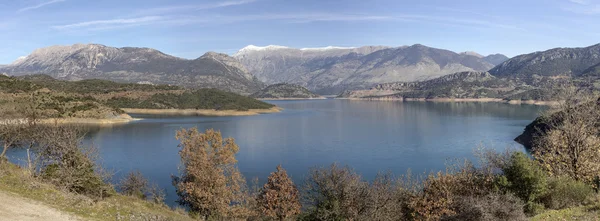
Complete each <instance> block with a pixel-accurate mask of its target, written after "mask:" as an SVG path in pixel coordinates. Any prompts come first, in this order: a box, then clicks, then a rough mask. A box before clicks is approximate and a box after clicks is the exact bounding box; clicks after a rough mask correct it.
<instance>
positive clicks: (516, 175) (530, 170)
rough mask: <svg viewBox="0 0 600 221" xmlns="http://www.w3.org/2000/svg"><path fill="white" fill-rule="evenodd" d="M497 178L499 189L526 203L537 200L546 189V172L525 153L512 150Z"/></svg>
mask: <svg viewBox="0 0 600 221" xmlns="http://www.w3.org/2000/svg"><path fill="white" fill-rule="evenodd" d="M501 169H502V172H503V174H504V175H503V176H501V177H499V178H498V179H497V185H498V187H499V189H501V190H504V191H508V192H511V193H513V194H514V195H515V196H517V197H519V198H521V200H523V201H524V202H525V203H526V204H527V203H530V202H534V201H537V200H538V199H539V198H540V197H541V196H543V195H544V194H546V191H547V189H548V184H547V174H546V173H545V172H544V171H543V170H542V168H541V167H540V166H539V165H538V164H537V162H535V161H534V160H532V159H530V158H529V157H528V156H527V155H525V153H522V152H514V153H512V155H511V156H510V159H509V161H508V163H507V164H506V165H504V167H503V168H501Z"/></svg>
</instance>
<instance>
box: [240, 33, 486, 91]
mask: <svg viewBox="0 0 600 221" xmlns="http://www.w3.org/2000/svg"><path fill="white" fill-rule="evenodd" d="M233 57H234V58H236V59H238V60H239V61H240V62H241V63H242V64H243V65H244V66H245V67H247V68H248V70H249V71H250V72H251V73H253V74H254V75H255V76H256V77H257V78H258V79H259V80H261V81H263V82H265V83H268V84H275V83H291V84H298V85H301V86H303V87H307V88H308V89H310V90H312V91H316V92H317V93H319V94H339V93H340V92H342V91H344V90H348V89H366V88H369V87H372V86H373V85H376V84H379V83H388V82H397V81H419V80H427V79H431V78H435V77H439V76H443V75H446V74H452V73H456V72H460V71H488V70H489V69H491V68H493V67H494V65H493V64H492V63H489V62H487V61H485V60H484V58H485V57H478V56H474V55H470V54H460V53H456V52H452V51H449V50H444V49H437V48H431V47H427V46H424V45H421V44H415V45H412V46H401V47H387V46H363V47H352V48H344V47H325V48H317V49H306V48H305V49H296V48H290V47H285V46H277V45H270V46H265V47H258V46H254V45H250V46H247V47H245V48H242V49H241V50H240V51H238V52H237V53H235V54H234V55H233Z"/></svg>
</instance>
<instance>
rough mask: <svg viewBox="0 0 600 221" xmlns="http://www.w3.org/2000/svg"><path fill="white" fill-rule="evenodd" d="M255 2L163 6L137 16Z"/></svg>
mask: <svg viewBox="0 0 600 221" xmlns="http://www.w3.org/2000/svg"><path fill="white" fill-rule="evenodd" d="M256 1H257V0H237V1H221V2H215V3H209V4H197V5H177V6H165V7H156V8H149V9H142V10H140V11H138V12H137V13H136V14H137V15H143V14H146V15H147V14H153V15H156V14H168V13H173V12H178V11H195V10H204V9H214V8H224V7H231V6H237V5H245V4H250V3H253V2H256Z"/></svg>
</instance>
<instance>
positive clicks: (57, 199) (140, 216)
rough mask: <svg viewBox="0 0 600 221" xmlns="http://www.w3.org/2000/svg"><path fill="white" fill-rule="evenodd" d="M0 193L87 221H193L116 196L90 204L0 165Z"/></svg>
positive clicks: (156, 206) (22, 171) (177, 212)
mask: <svg viewBox="0 0 600 221" xmlns="http://www.w3.org/2000/svg"><path fill="white" fill-rule="evenodd" d="M0 191H5V192H10V193H14V194H17V195H19V196H21V197H24V198H29V199H32V200H35V201H39V202H42V203H45V204H47V205H48V206H50V207H53V208H56V209H58V210H61V211H64V212H66V213H69V214H74V215H77V216H79V217H82V218H84V219H89V220H119V218H120V219H123V220H193V219H192V218H190V217H189V216H188V215H187V214H185V211H183V210H182V209H178V210H172V209H170V208H169V207H167V206H165V205H160V204H155V203H152V202H149V201H145V200H141V199H138V198H135V197H130V196H123V195H120V194H116V195H114V196H111V197H109V198H106V199H103V200H99V201H94V200H92V199H90V198H88V197H85V196H82V195H78V194H73V193H68V192H64V191H61V190H58V189H57V188H55V187H54V186H52V185H49V184H46V183H42V182H40V181H39V180H37V179H35V178H33V177H32V176H30V175H29V173H28V171H27V170H25V169H22V168H20V167H18V166H16V165H14V164H10V163H6V162H1V161H0Z"/></svg>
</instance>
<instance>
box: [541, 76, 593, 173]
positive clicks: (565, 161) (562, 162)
mask: <svg viewBox="0 0 600 221" xmlns="http://www.w3.org/2000/svg"><path fill="white" fill-rule="evenodd" d="M564 91H565V95H564V99H563V100H562V101H561V102H560V104H559V106H558V110H557V111H556V112H551V113H548V114H547V115H546V116H545V117H544V118H543V119H544V121H545V122H544V123H545V125H546V126H545V128H544V130H543V131H540V133H539V134H540V135H539V136H537V137H534V146H533V155H534V156H535V158H536V159H538V160H539V161H540V163H541V164H542V166H543V167H544V168H545V169H547V170H548V171H549V172H550V173H551V174H552V175H567V176H569V177H572V178H574V179H575V180H581V181H585V182H592V180H593V179H594V177H595V176H598V174H600V137H599V136H598V135H599V134H600V127H599V126H600V124H599V123H600V109H599V105H598V101H597V100H596V99H595V97H594V96H593V95H592V94H591V93H589V92H587V91H585V90H584V89H579V90H576V89H573V88H569V89H566V90H564Z"/></svg>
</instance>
